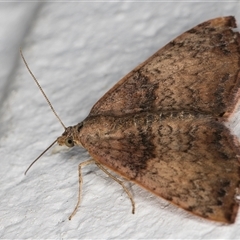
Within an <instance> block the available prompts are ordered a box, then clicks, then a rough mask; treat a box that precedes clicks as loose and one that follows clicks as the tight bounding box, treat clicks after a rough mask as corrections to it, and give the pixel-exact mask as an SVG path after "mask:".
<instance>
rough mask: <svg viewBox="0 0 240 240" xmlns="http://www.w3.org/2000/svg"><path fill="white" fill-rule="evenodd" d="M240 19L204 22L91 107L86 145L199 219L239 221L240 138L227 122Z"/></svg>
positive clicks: (235, 84)
mask: <svg viewBox="0 0 240 240" xmlns="http://www.w3.org/2000/svg"><path fill="white" fill-rule="evenodd" d="M235 27H236V23H235V18H234V17H231V16H229V17H222V18H216V19H212V20H209V21H206V22H204V23H202V24H199V25H197V26H196V27H194V28H192V29H190V30H189V31H187V32H185V33H183V34H182V35H180V36H179V37H177V38H176V39H174V40H173V41H171V42H170V43H168V44H167V45H166V46H165V47H163V48H162V49H160V50H159V51H158V52H156V53H155V54H154V55H153V56H152V57H150V58H149V59H148V60H146V61H145V62H144V63H142V64H140V65H139V66H138V67H136V68H135V69H134V70H133V71H131V72H130V73H129V74H128V75H126V76H125V77H124V78H123V79H122V80H120V81H119V82H118V83H117V84H116V85H115V86H114V87H113V88H112V89H110V91H108V92H107V93H106V94H105V95H104V96H103V97H102V98H101V99H100V100H99V101H98V102H97V103H96V104H95V105H94V106H93V108H92V110H91V112H90V114H89V116H88V117H87V118H86V119H85V120H84V121H83V127H82V129H81V137H80V140H79V141H80V142H81V144H82V146H83V147H85V148H86V149H87V150H88V151H89V153H90V155H91V156H92V157H93V158H94V159H95V160H96V161H97V162H99V163H100V164H103V165H104V166H106V167H108V168H110V169H112V170H113V171H115V172H116V173H118V174H120V175H122V176H123V177H125V178H127V179H129V180H131V181H133V182H136V183H137V184H139V185H141V186H142V187H144V188H146V189H148V190H149V191H151V192H153V193H154V194H156V195H158V196H160V197H162V198H165V199H167V200H168V201H170V202H172V203H174V204H176V205H178V206H180V207H182V208H183V209H185V210H187V211H190V212H192V213H194V214H196V215H199V216H201V217H204V218H207V219H210V220H215V221H219V222H225V223H232V222H234V221H235V218H236V214H237V211H238V204H237V203H236V201H235V199H234V196H235V191H236V189H237V188H238V187H239V179H240V167H239V159H238V156H237V154H239V149H240V148H239V144H238V140H237V139H236V138H235V137H234V136H232V135H231V133H230V131H229V130H228V129H227V128H226V127H225V126H224V124H223V121H224V120H225V119H226V118H227V117H229V115H230V114H232V112H233V111H234V110H235V108H236V106H237V104H238V99H239V85H240V74H239V70H240V66H239V63H240V35H239V33H238V32H236V31H233V30H232V28H235Z"/></svg>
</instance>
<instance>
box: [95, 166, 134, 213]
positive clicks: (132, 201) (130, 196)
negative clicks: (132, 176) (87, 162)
mask: <svg viewBox="0 0 240 240" xmlns="http://www.w3.org/2000/svg"><path fill="white" fill-rule="evenodd" d="M95 164H96V165H97V166H98V167H99V168H100V169H101V170H102V171H103V172H105V173H106V174H107V175H108V176H109V177H110V178H112V179H113V180H114V181H116V182H117V183H119V184H120V185H121V186H122V188H123V190H124V191H125V193H126V194H127V195H128V197H129V199H130V200H131V203H132V214H134V213H135V202H134V200H133V196H132V194H131V193H130V192H129V190H128V189H127V188H126V186H125V185H124V184H123V182H122V181H120V180H119V179H118V178H116V177H114V176H113V175H112V174H111V173H110V172H108V171H107V170H106V169H105V168H104V167H103V166H102V165H101V164H99V163H97V162H95Z"/></svg>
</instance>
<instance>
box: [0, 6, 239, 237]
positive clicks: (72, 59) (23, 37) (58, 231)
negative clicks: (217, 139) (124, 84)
mask: <svg viewBox="0 0 240 240" xmlns="http://www.w3.org/2000/svg"><path fill="white" fill-rule="evenodd" d="M226 15H234V16H235V17H236V19H237V22H238V24H239V26H240V4H239V3H234V2H232V3H214V2H211V3H210V2H209V3H208V2H204V3H188V2H185V3H181V2H180V3H179V2H178V3H176V2H175V3H141V2H138V3H130V2H123V3H106V2H105V3H42V4H38V3H0V39H1V44H0V51H1V54H0V62H1V73H0V74H1V81H0V91H1V94H0V162H1V168H0V179H1V180H0V189H1V191H0V198H1V203H0V238H59V239H60V238H63V239H67V238H165V239H169V238H195V239H204V238H218V237H221V238H224V239H234V238H237V237H239V236H240V214H239V217H238V218H237V221H236V223H235V224H233V225H231V226H223V225H221V224H217V223H213V222H209V221H205V220H202V219H199V218H197V217H194V216H192V215H189V214H187V213H186V212H184V211H183V210H181V209H179V208H177V207H174V206H172V205H169V204H168V203H167V202H166V201H164V200H162V199H160V198H158V197H155V196H153V195H152V194H150V193H148V192H146V191H145V190H143V189H141V188H139V187H138V186H135V185H132V184H127V186H128V187H130V189H131V191H132V192H133V194H134V199H135V202H136V214H135V215H132V214H131V205H130V201H129V199H128V197H127V196H126V194H125V193H124V192H123V190H122V188H121V187H120V186H119V185H118V184H117V183H115V182H114V181H113V180H112V179H110V178H109V177H107V176H106V175H105V174H104V173H103V172H102V171H101V170H99V169H98V168H97V167H96V166H94V165H91V166H87V167H86V168H84V170H83V174H84V178H83V179H84V185H83V198H82V203H81V207H80V208H79V211H78V213H77V215H76V216H75V217H74V218H73V219H72V220H71V221H69V220H68V216H69V215H70V213H71V211H72V210H73V208H74V206H75V203H76V200H77V191H78V185H77V184H78V172H77V170H78V168H77V166H78V164H79V163H80V162H82V161H84V160H86V159H88V157H89V156H88V154H87V153H86V152H85V151H84V150H83V149H79V148H76V149H73V150H72V151H70V152H59V151H57V153H55V152H54V151H52V150H50V151H49V152H48V153H46V154H45V155H44V156H43V157H42V158H41V159H40V160H39V161H38V162H37V163H36V164H35V165H34V166H33V167H32V169H30V171H29V172H28V174H27V176H25V175H24V171H25V170H26V168H27V167H28V165H29V164H30V163H31V161H33V160H34V158H36V157H37V156H38V155H39V154H40V153H41V152H42V151H43V150H44V149H45V148H46V147H47V146H48V145H50V143H51V142H53V141H54V140H55V138H56V137H58V136H59V135H61V133H62V132H63V129H62V127H61V125H60V124H59V122H58V121H57V119H56V118H55V116H54V115H53V114H52V112H51V111H50V109H49V107H48V105H47V104H46V102H45V100H44V99H43V97H42V95H41V93H40V91H39V90H38V89H37V87H36V84H35V83H34V81H33V80H32V79H31V77H30V75H29V73H28V72H27V70H26V67H25V66H24V64H23V62H22V60H21V58H20V55H19V48H20V47H21V48H22V50H23V52H24V55H25V58H26V59H27V62H28V64H29V66H30V68H31V70H32V71H33V72H34V74H35V76H36V77H37V79H38V80H39V82H40V84H41V85H42V87H43V89H44V90H45V91H46V94H47V95H48V97H49V99H50V101H51V102H52V104H53V106H54V107H55V110H56V111H57V113H58V114H59V115H60V117H61V119H62V121H63V122H64V123H65V125H67V126H68V125H75V124H76V123H78V122H80V121H81V120H83V119H84V118H85V117H86V116H87V114H88V112H89V111H90V109H91V107H92V106H93V104H94V103H95V102H96V101H97V100H98V99H99V98H100V97H101V96H102V95H103V94H104V93H105V92H106V91H107V90H108V89H110V88H111V87H112V86H113V85H114V84H115V83H116V82H117V81H118V80H119V79H120V78H121V77H123V76H124V75H126V74H127V73H128V72H129V71H130V70H132V69H133V68H134V67H135V66H136V65H138V64H139V63H141V62H142V61H144V60H145V59H146V58H147V57H149V56H150V55H152V54H153V53H154V52H155V51H157V50H158V49H159V48H161V47H162V46H164V45H165V44H166V43H168V42H169V41H170V40H172V39H173V38H175V37H176V36H178V35H179V34H181V33H182V32H184V31H186V30H188V29H190V28H192V27H194V26H195V25H197V24H198V23H200V22H203V21H205V20H208V19H211V18H215V17H218V16H226ZM237 119H239V118H238V117H237V115H236V116H235V119H234V122H233V123H232V124H231V125H230V126H231V127H232V129H233V131H234V133H235V134H236V135H238V136H240V128H239V125H238V124H237V122H238V121H237Z"/></svg>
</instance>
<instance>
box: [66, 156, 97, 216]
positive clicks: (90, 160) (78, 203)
mask: <svg viewBox="0 0 240 240" xmlns="http://www.w3.org/2000/svg"><path fill="white" fill-rule="evenodd" d="M93 163H95V161H94V159H89V160H87V161H85V162H83V163H80V164H79V165H78V177H79V189H78V201H77V204H76V207H75V208H74V210H73V212H72V214H71V215H70V216H69V218H68V219H69V220H71V219H72V217H73V216H74V215H75V214H76V212H77V210H78V207H79V205H80V202H81V196H82V183H83V179H82V168H83V167H85V166H87V165H89V164H93Z"/></svg>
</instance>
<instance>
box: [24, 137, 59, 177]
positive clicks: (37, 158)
mask: <svg viewBox="0 0 240 240" xmlns="http://www.w3.org/2000/svg"><path fill="white" fill-rule="evenodd" d="M56 142H57V139H56V140H55V141H54V142H53V143H52V144H51V145H50V146H49V147H47V148H46V149H45V150H44V151H43V152H42V153H41V154H40V155H39V156H38V157H37V158H36V159H35V160H34V161H33V162H32V163H31V164H30V165H29V167H28V168H27V170H26V171H25V173H24V174H25V175H26V174H27V172H28V170H29V169H30V168H31V167H32V165H33V164H34V163H35V162H36V161H37V160H38V159H39V158H40V157H41V156H42V155H43V154H44V153H45V152H47V151H48V150H49V149H50V148H51V147H52V146H53V145H54V144H55V143H56Z"/></svg>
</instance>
